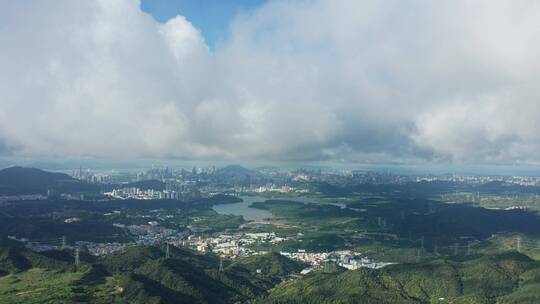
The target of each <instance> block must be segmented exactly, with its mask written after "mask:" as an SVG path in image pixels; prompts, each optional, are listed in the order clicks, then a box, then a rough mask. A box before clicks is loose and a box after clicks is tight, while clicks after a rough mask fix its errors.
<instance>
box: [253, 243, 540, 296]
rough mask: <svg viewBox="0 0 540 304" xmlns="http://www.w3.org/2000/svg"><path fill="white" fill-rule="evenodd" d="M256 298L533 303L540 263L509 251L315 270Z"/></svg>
mask: <svg viewBox="0 0 540 304" xmlns="http://www.w3.org/2000/svg"><path fill="white" fill-rule="evenodd" d="M256 303H258V304H263V303H264V304H269V303H272V304H277V303H374V304H375V303H377V304H391V303H486V304H487V303H531V304H533V303H540V263H539V262H536V261H533V260H531V259H530V258H528V257H527V256H525V255H522V254H519V253H516V252H507V253H504V254H498V255H489V256H483V257H480V258H476V259H473V260H469V261H463V262H456V261H448V260H434V261H429V262H424V263H419V264H402V265H393V266H388V267H386V268H383V269H381V270H372V269H366V268H361V269H358V270H354V271H343V270H341V271H340V270H338V271H335V272H332V273H325V272H315V273H311V274H308V275H306V276H304V277H302V278H300V279H297V280H292V281H287V282H284V283H282V284H280V285H277V286H276V287H274V288H273V289H271V290H270V292H269V295H268V296H266V297H264V298H262V299H259V300H257V301H256Z"/></svg>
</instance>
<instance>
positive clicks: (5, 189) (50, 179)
mask: <svg viewBox="0 0 540 304" xmlns="http://www.w3.org/2000/svg"><path fill="white" fill-rule="evenodd" d="M48 190H54V191H58V192H77V191H96V190H97V186H95V185H91V184H88V183H84V182H81V181H79V180H77V179H74V178H72V177H71V176H69V175H67V174H64V173H53V172H47V171H43V170H40V169H36V168H24V167H9V168H5V169H2V170H0V195H20V194H46V193H47V191H48Z"/></svg>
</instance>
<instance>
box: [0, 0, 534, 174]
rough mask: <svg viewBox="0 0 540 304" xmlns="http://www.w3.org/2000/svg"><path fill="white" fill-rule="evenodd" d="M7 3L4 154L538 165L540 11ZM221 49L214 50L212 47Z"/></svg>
mask: <svg viewBox="0 0 540 304" xmlns="http://www.w3.org/2000/svg"><path fill="white" fill-rule="evenodd" d="M157 19H159V18H156V16H152V15H151V14H149V13H148V12H145V11H143V10H142V9H141V3H139V1H136V0H116V1H110V0H91V1H69V0H58V1H2V2H1V3H0V157H27V158H71V159H73V158H96V159H136V158H158V159H159V158H163V159H167V158H183V159H221V160H226V161H232V162H234V161H235V160H252V161H296V162H306V161H319V160H323V161H337V162H345V163H347V162H351V163H352V162H361V163H362V162H371V163H373V162H381V163H416V164H418V163H426V164H437V163H460V164H469V165H481V164H495V165H501V164H504V165H536V164H539V163H540V154H538V151H539V148H540V39H539V37H540V2H538V1H532V0H517V1H508V0H497V1H487V0H483V1H466V0H458V1H450V0H448V1H421V0H413V1H406V2H404V1H397V0H393V1H375V0H373V1H370V0H365V1H352V0H349V1H346V0H332V1H324V0H302V1H284V0H269V1H266V2H264V3H262V4H260V5H258V6H256V7H250V8H249V9H246V10H240V11H238V13H237V14H235V15H234V16H231V21H230V24H229V27H228V29H227V30H226V33H227V34H226V35H225V36H224V37H223V38H222V39H220V40H218V41H211V43H209V42H208V41H206V40H205V32H204V30H205V29H201V28H197V27H195V26H194V25H193V24H192V23H191V21H190V19H189V16H183V15H177V16H176V17H174V18H171V19H169V20H167V21H165V22H159V21H157ZM209 45H211V47H209Z"/></svg>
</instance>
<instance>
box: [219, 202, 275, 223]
mask: <svg viewBox="0 0 540 304" xmlns="http://www.w3.org/2000/svg"><path fill="white" fill-rule="evenodd" d="M240 198H241V199H242V200H243V202H240V203H232V204H222V205H214V206H213V207H212V209H214V210H215V211H216V212H217V213H219V214H232V215H241V216H243V217H244V219H245V220H246V221H257V222H259V221H264V220H266V219H271V218H273V217H274V216H273V215H272V213H270V212H269V211H267V210H262V209H256V208H250V207H249V205H251V204H252V203H255V202H264V201H265V200H267V199H268V198H264V197H258V196H240Z"/></svg>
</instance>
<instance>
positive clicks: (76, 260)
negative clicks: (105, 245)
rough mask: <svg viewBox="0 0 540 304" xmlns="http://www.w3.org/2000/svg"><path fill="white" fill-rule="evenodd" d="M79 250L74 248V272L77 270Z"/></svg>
mask: <svg viewBox="0 0 540 304" xmlns="http://www.w3.org/2000/svg"><path fill="white" fill-rule="evenodd" d="M79 263H80V260H79V248H75V271H77V269H78V268H79Z"/></svg>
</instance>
